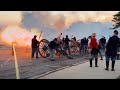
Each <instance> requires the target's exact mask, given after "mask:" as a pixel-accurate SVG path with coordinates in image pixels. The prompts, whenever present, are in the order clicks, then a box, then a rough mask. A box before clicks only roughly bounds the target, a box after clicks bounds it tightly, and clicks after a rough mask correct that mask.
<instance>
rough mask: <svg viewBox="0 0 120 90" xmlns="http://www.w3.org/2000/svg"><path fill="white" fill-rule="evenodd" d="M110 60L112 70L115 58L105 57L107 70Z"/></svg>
mask: <svg viewBox="0 0 120 90" xmlns="http://www.w3.org/2000/svg"><path fill="white" fill-rule="evenodd" d="M110 59H111V61H112V69H114V67H115V61H116V57H112V56H107V55H106V68H107V69H108V68H109V61H110Z"/></svg>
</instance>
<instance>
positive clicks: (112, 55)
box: [105, 30, 119, 71]
mask: <svg viewBox="0 0 120 90" xmlns="http://www.w3.org/2000/svg"><path fill="white" fill-rule="evenodd" d="M113 33H114V35H113V36H112V37H110V38H109V40H108V43H107V45H106V52H105V55H106V68H105V70H109V61H110V59H111V61H112V67H111V68H112V69H111V70H112V71H114V70H115V69H114V66H115V61H116V56H117V48H118V44H119V38H118V31H117V30H115V31H114V32H113Z"/></svg>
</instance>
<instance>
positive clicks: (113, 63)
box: [111, 61, 115, 71]
mask: <svg viewBox="0 0 120 90" xmlns="http://www.w3.org/2000/svg"><path fill="white" fill-rule="evenodd" d="M114 66H115V61H112V69H111V70H112V71H115V69H114Z"/></svg>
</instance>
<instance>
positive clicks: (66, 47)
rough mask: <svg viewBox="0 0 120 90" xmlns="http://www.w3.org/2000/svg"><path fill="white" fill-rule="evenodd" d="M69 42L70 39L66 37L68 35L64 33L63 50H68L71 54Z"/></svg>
mask: <svg viewBox="0 0 120 90" xmlns="http://www.w3.org/2000/svg"><path fill="white" fill-rule="evenodd" d="M69 42H70V39H69V38H68V35H66V38H65V46H64V50H65V52H66V50H68V53H69V55H71V52H70V46H69Z"/></svg>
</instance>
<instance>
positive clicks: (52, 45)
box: [48, 38, 59, 61]
mask: <svg viewBox="0 0 120 90" xmlns="http://www.w3.org/2000/svg"><path fill="white" fill-rule="evenodd" d="M58 46H59V44H58V43H57V38H55V39H54V40H52V41H51V42H50V43H49V44H48V50H49V52H50V60H51V61H54V57H53V55H54V49H55V48H56V47H58Z"/></svg>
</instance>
